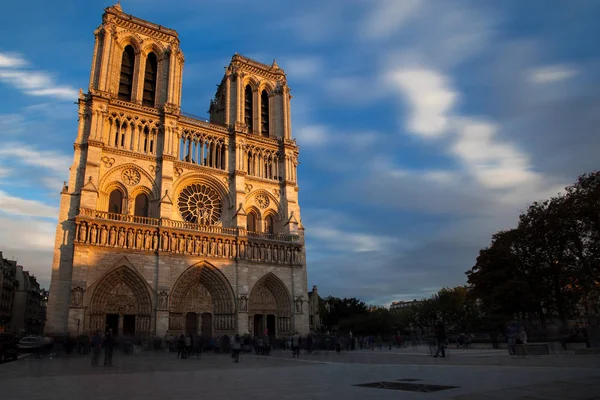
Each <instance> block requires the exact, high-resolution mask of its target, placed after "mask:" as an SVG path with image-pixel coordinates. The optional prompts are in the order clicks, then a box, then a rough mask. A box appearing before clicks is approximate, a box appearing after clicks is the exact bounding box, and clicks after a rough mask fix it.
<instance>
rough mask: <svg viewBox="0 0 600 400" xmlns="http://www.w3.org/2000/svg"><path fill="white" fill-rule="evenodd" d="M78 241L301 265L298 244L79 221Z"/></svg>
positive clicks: (76, 238) (300, 253)
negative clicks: (272, 242)
mask: <svg viewBox="0 0 600 400" xmlns="http://www.w3.org/2000/svg"><path fill="white" fill-rule="evenodd" d="M75 241H76V242H78V243H86V244H92V245H96V246H110V247H120V248H127V249H134V250H146V251H156V250H161V251H169V252H173V253H179V254H190V255H204V256H212V257H225V258H236V257H239V258H241V259H248V260H260V261H265V262H271V263H280V264H289V263H292V264H301V263H302V252H301V251H300V248H299V247H296V246H273V245H270V244H261V243H248V242H246V241H241V240H240V241H239V242H238V241H237V240H228V239H216V238H208V237H201V236H193V235H185V234H177V233H172V232H162V234H159V233H158V232H157V231H149V230H145V231H144V230H141V229H137V230H134V229H133V228H124V227H118V226H107V225H96V224H89V226H88V223H86V222H78V223H77V229H76V237H75Z"/></svg>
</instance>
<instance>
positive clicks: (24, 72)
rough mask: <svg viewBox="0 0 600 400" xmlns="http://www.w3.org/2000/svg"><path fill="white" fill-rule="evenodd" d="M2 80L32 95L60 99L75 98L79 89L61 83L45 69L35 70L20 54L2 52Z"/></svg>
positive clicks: (0, 61)
mask: <svg viewBox="0 0 600 400" xmlns="http://www.w3.org/2000/svg"><path fill="white" fill-rule="evenodd" d="M0 81H1V82H4V83H6V84H8V85H12V86H14V87H16V88H17V89H19V90H21V91H22V92H23V93H25V94H27V95H30V96H48V97H54V98H56V99H60V100H75V99H76V98H77V90H75V88H73V87H71V86H68V85H59V84H57V83H56V82H55V80H54V78H53V77H52V76H51V75H50V74H48V73H47V72H43V71H33V70H31V69H29V68H28V63H27V61H25V60H24V59H23V58H22V57H21V56H20V55H17V54H8V53H2V52H0Z"/></svg>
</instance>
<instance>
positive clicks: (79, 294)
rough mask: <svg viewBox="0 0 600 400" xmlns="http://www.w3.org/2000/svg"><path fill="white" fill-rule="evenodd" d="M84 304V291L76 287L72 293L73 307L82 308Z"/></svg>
mask: <svg viewBox="0 0 600 400" xmlns="http://www.w3.org/2000/svg"><path fill="white" fill-rule="evenodd" d="M82 304H83V290H82V289H81V288H80V287H76V288H75V289H73V290H72V291H71V305H72V306H73V307H81V305H82Z"/></svg>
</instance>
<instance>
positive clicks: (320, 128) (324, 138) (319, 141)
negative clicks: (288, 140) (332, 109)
mask: <svg viewBox="0 0 600 400" xmlns="http://www.w3.org/2000/svg"><path fill="white" fill-rule="evenodd" d="M296 139H297V140H298V144H299V145H300V146H311V147H319V146H323V145H325V144H326V143H328V142H329V139H330V136H329V131H328V129H327V127H326V126H325V125H304V126H301V127H300V128H298V129H296Z"/></svg>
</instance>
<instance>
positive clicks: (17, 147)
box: [0, 142, 72, 175]
mask: <svg viewBox="0 0 600 400" xmlns="http://www.w3.org/2000/svg"><path fill="white" fill-rule="evenodd" d="M4 157H11V159H12V160H13V161H14V159H15V158H16V159H17V161H18V162H20V163H22V164H25V165H30V166H35V167H42V168H47V169H50V170H52V171H53V172H55V173H59V174H61V175H64V174H66V171H68V168H69V166H70V165H71V161H72V160H71V158H70V157H68V156H66V155H63V154H60V153H58V152H56V151H51V150H37V149H35V148H31V146H30V145H29V144H27V143H21V142H9V143H5V144H4V145H3V146H2V147H0V158H4Z"/></svg>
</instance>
